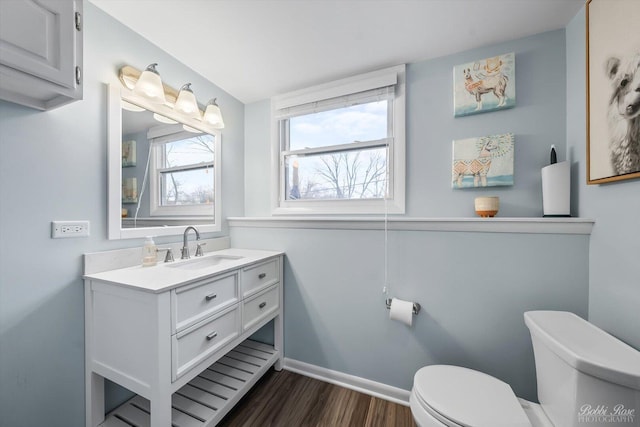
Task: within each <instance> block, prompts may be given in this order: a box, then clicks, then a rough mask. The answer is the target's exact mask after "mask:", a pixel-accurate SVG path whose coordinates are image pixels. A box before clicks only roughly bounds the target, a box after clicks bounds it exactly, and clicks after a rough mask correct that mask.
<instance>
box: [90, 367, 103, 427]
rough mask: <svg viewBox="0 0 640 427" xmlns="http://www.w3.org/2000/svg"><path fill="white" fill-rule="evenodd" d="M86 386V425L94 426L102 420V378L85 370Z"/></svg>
mask: <svg viewBox="0 0 640 427" xmlns="http://www.w3.org/2000/svg"><path fill="white" fill-rule="evenodd" d="M86 387H87V393H86V397H85V399H86V402H85V407H86V425H87V427H96V426H98V425H99V424H100V423H102V422H103V421H104V378H103V377H102V376H100V375H98V374H96V373H94V372H87V379H86Z"/></svg>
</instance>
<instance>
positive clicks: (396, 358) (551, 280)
mask: <svg viewBox="0 0 640 427" xmlns="http://www.w3.org/2000/svg"><path fill="white" fill-rule="evenodd" d="M231 242H232V245H235V246H240V247H252V248H270V249H276V250H282V251H285V252H286V262H285V277H284V284H285V287H284V295H285V303H284V312H285V323H284V329H285V330H284V333H285V356H286V357H288V358H291V359H295V360H300V361H303V362H306V363H311V364H313V365H317V366H321V367H325V368H329V369H333V370H337V371H340V372H345V373H348V374H351V375H356V376H359V377H363V378H367V379H370V380H373V381H378V382H382V383H384V384H389V385H392V386H395V387H400V388H403V389H405V390H408V389H410V388H411V385H412V381H413V375H414V374H415V372H416V371H417V370H418V369H419V368H420V367H422V366H426V365H429V364H436V363H443V364H455V365H461V366H467V367H470V368H474V369H478V370H481V371H483V372H486V373H488V374H491V375H494V376H496V377H498V378H500V379H502V380H503V381H507V382H508V383H509V384H510V385H511V386H512V388H513V389H514V391H515V392H516V393H517V394H518V395H519V396H521V397H524V398H527V399H531V400H535V399H536V383H535V381H536V380H535V371H534V362H533V351H532V348H531V340H530V337H529V332H528V330H527V328H526V327H525V324H524V319H523V313H524V312H525V311H527V310H536V309H550V310H554V309H557V310H569V311H573V312H575V313H577V314H578V315H580V316H583V317H586V315H587V283H588V276H587V258H588V236H570V235H564V236H560V235H534V234H503V233H457V232H449V233H447V232H419V231H411V232H409V231H394V232H390V234H389V253H390V257H389V278H390V280H389V282H390V285H391V292H392V295H393V296H396V297H399V298H402V299H406V300H411V301H417V302H419V303H420V304H422V311H421V313H420V314H419V315H418V316H415V317H414V325H413V326H412V327H411V328H408V327H406V326H405V325H403V324H401V323H398V322H394V321H390V320H389V319H388V316H389V312H388V311H387V309H386V308H385V305H384V296H383V294H382V286H383V281H384V280H383V279H384V255H383V254H384V237H383V232H382V231H381V230H379V231H367V230H331V229H327V230H305V229H281V228H245V227H232V228H231Z"/></svg>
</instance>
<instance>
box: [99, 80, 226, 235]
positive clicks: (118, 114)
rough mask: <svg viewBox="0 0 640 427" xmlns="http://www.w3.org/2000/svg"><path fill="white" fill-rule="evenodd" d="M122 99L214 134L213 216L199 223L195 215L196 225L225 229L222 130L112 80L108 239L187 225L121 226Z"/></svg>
mask: <svg viewBox="0 0 640 427" xmlns="http://www.w3.org/2000/svg"><path fill="white" fill-rule="evenodd" d="M122 99H125V100H130V101H131V102H133V103H134V104H136V105H139V106H141V107H144V108H145V109H147V110H149V111H151V112H154V113H158V114H162V115H163V116H166V117H169V118H170V119H173V120H176V121H178V122H180V123H183V124H186V125H188V126H191V127H193V128H195V129H198V130H200V131H202V132H204V133H208V134H211V135H213V136H215V142H214V144H215V145H214V147H215V148H214V150H215V151H216V160H218V161H217V162H216V163H215V164H214V173H215V175H214V180H215V181H214V191H215V201H214V219H213V222H211V223H198V219H197V218H194V221H195V222H194V223H193V225H197V227H198V230H199V231H200V232H202V233H208V232H216V231H220V230H221V229H222V218H221V215H222V209H221V206H220V205H221V200H222V193H221V190H222V182H221V179H222V168H221V165H220V164H219V163H220V159H222V156H221V151H220V150H221V147H222V144H221V139H222V134H221V133H220V131H219V130H217V129H213V128H211V127H209V126H206V125H205V124H203V123H202V122H200V121H199V120H195V119H192V120H190V121H187V120H185V119H184V117H181V116H180V115H179V114H177V113H176V112H175V111H173V109H172V108H171V107H169V106H167V105H154V104H152V103H150V102H145V100H144V99H140V98H138V97H134V96H132V94H131V91H130V90H128V89H126V88H123V87H121V86H120V85H116V84H109V88H108V94H107V194H108V200H107V229H108V236H109V240H117V239H137V238H144V237H146V236H154V237H156V236H177V235H180V234H182V233H183V232H184V229H185V227H186V225H168V226H157V227H139V228H122Z"/></svg>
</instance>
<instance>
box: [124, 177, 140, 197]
mask: <svg viewBox="0 0 640 427" xmlns="http://www.w3.org/2000/svg"><path fill="white" fill-rule="evenodd" d="M122 203H138V179H137V178H123V179H122Z"/></svg>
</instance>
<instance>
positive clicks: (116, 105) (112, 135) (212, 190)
mask: <svg viewBox="0 0 640 427" xmlns="http://www.w3.org/2000/svg"><path fill="white" fill-rule="evenodd" d="M108 119H109V120H108V135H107V140H108V185H109V188H108V194H109V200H108V218H109V223H108V229H109V239H127V238H140V237H145V236H166V235H178V234H181V233H182V232H183V231H184V228H185V226H187V225H197V226H198V229H199V230H200V231H201V232H212V231H220V228H221V227H220V222H221V218H220V202H219V201H220V188H221V185H220V175H221V174H220V169H221V168H220V167H219V165H220V157H221V156H220V147H221V144H220V137H221V135H220V132H219V131H217V130H215V129H210V128H208V127H206V126H204V125H202V124H201V123H200V122H199V121H198V120H196V119H185V118H184V117H181V116H180V115H179V114H178V113H176V112H175V111H174V110H173V109H172V108H171V107H170V106H167V105H157V104H152V103H150V102H146V101H145V100H144V99H140V98H139V97H135V96H133V95H132V94H131V92H130V91H129V90H128V89H126V88H123V87H120V86H118V85H115V84H112V85H109V96H108Z"/></svg>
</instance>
